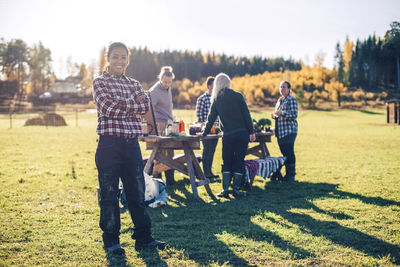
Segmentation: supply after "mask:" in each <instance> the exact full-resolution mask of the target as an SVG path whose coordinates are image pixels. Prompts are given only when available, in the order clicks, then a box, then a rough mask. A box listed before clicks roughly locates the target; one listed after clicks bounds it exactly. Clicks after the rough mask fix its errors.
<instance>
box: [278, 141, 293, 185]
mask: <svg viewBox="0 0 400 267" xmlns="http://www.w3.org/2000/svg"><path fill="white" fill-rule="evenodd" d="M296 136H297V134H289V135H287V136H285V137H283V138H280V139H279V138H278V144H279V148H280V150H281V153H282V155H283V156H285V157H286V162H285V167H286V175H285V180H288V181H294V180H295V175H296V156H295V154H294V141H295V140H296Z"/></svg>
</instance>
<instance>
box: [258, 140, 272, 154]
mask: <svg viewBox="0 0 400 267" xmlns="http://www.w3.org/2000/svg"><path fill="white" fill-rule="evenodd" d="M260 145H261V150H262V154H263V157H264V158H266V157H268V156H269V155H270V154H269V151H268V147H267V145H266V144H265V143H264V142H262V143H260Z"/></svg>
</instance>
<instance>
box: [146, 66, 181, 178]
mask: <svg viewBox="0 0 400 267" xmlns="http://www.w3.org/2000/svg"><path fill="white" fill-rule="evenodd" d="M174 78H175V75H174V73H173V72H172V67H170V66H164V67H162V68H161V71H160V74H159V75H158V79H159V81H158V82H157V83H156V84H154V85H153V86H152V87H151V88H150V90H149V92H150V97H151V103H152V106H153V111H154V117H155V119H156V122H157V124H159V125H162V127H161V128H163V129H165V127H166V126H167V123H168V121H171V122H173V121H174V116H173V115H172V108H173V104H172V92H171V84H172V80H173V79H174ZM165 153H167V154H168V153H173V151H171V150H168V151H167V150H166V151H165ZM160 177H161V176H160ZM165 180H166V182H167V184H168V185H172V184H174V182H175V181H174V170H173V169H172V170H168V171H166V172H165Z"/></svg>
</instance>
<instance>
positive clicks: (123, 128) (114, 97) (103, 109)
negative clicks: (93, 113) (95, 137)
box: [93, 72, 150, 138]
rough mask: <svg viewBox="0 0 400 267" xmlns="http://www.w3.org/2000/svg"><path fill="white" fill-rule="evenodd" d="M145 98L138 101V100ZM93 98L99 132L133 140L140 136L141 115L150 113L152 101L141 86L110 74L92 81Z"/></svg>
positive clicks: (125, 78) (131, 80)
mask: <svg viewBox="0 0 400 267" xmlns="http://www.w3.org/2000/svg"><path fill="white" fill-rule="evenodd" d="M141 95H144V96H145V98H144V99H143V100H141V101H137V100H136V99H137V97H139V96H141ZM93 99H94V103H95V104H96V107H97V114H98V125H97V133H98V134H100V135H114V136H120V137H125V138H132V137H136V136H139V135H141V133H142V132H141V117H140V115H141V114H145V113H146V112H147V111H148V110H149V105H150V104H149V103H150V101H149V98H148V96H147V95H146V94H145V92H144V90H143V88H142V86H141V85H140V83H139V82H138V81H136V80H134V79H131V78H128V77H126V76H124V75H122V76H121V77H115V76H113V75H111V74H109V73H108V72H104V73H103V75H101V76H99V77H97V78H96V79H95V80H94V81H93Z"/></svg>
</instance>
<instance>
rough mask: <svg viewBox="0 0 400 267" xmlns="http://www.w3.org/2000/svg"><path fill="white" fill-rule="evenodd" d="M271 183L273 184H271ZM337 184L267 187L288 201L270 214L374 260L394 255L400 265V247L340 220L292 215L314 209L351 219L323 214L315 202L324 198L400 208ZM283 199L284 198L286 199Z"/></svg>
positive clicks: (393, 202) (385, 200)
mask: <svg viewBox="0 0 400 267" xmlns="http://www.w3.org/2000/svg"><path fill="white" fill-rule="evenodd" d="M270 184H271V183H270ZM337 187H338V186H337V185H335V184H328V183H298V182H296V183H291V184H287V186H284V187H282V186H281V185H276V184H271V185H268V186H266V191H267V193H268V192H269V193H271V194H273V193H274V192H276V191H279V192H280V196H282V197H284V198H286V200H283V201H281V203H280V205H274V206H273V207H272V208H271V209H270V211H271V212H273V213H276V214H278V215H280V216H282V217H283V218H285V219H286V220H288V221H290V222H291V223H293V224H295V225H297V226H299V227H300V228H301V229H302V230H303V231H304V232H307V233H310V234H312V235H313V236H323V237H324V238H326V239H329V240H331V241H332V242H333V243H335V244H338V245H341V246H343V247H351V248H353V249H355V250H358V251H361V252H363V253H365V254H367V255H369V256H372V257H374V258H379V257H382V256H387V255H390V256H391V259H392V261H394V262H395V263H400V247H399V246H396V245H393V244H390V243H387V242H385V241H383V240H381V239H378V238H376V237H374V236H371V235H368V234H365V233H363V232H360V231H358V230H356V229H353V228H349V227H345V226H342V225H340V224H339V223H338V222H336V221H321V220H315V219H314V218H312V217H311V216H310V215H307V214H302V213H298V212H292V211H291V209H293V208H295V209H304V210H310V209H311V210H314V211H315V212H318V213H324V214H327V215H330V216H331V217H333V218H334V219H339V220H340V219H349V218H351V217H350V216H348V215H346V214H344V213H331V212H325V211H321V209H319V208H318V207H316V206H315V205H314V204H313V203H312V202H311V201H312V200H314V199H321V198H338V199H358V200H360V201H362V202H363V203H365V204H372V205H377V206H391V205H395V206H400V203H399V202H397V201H393V200H387V199H383V198H381V197H366V196H362V195H360V194H353V193H349V192H344V191H341V190H338V189H337ZM282 197H281V199H282Z"/></svg>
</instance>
